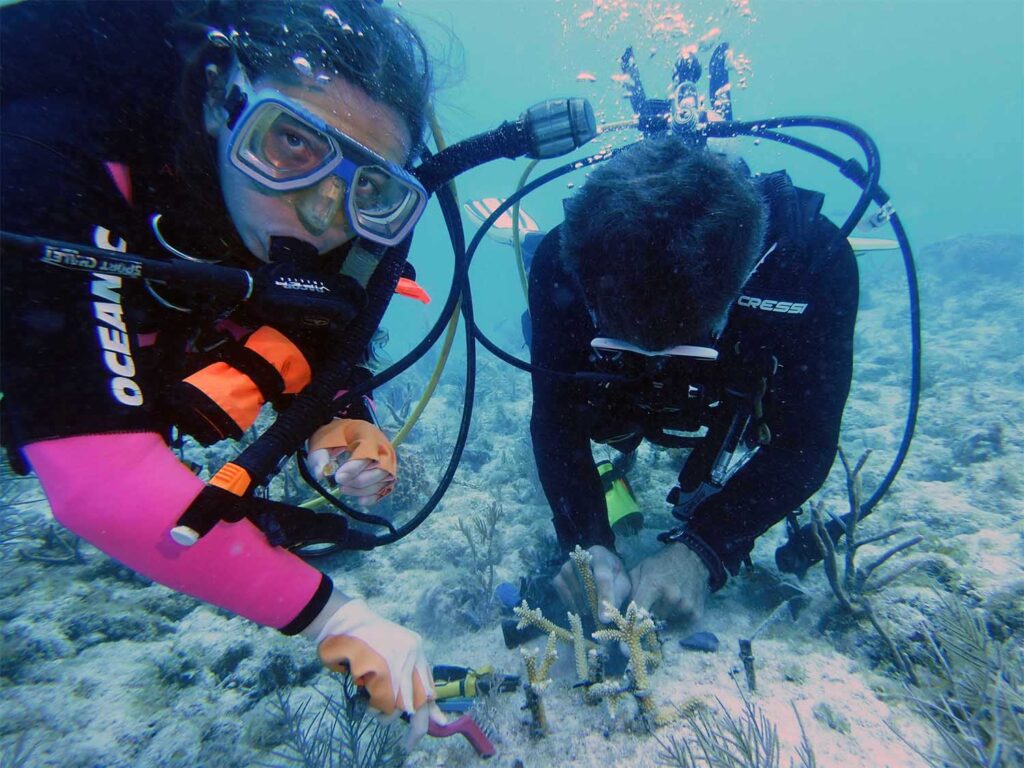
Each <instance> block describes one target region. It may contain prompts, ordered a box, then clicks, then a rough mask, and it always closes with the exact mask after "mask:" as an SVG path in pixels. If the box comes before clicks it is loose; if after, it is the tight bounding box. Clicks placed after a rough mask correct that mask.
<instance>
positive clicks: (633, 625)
mask: <svg viewBox="0 0 1024 768" xmlns="http://www.w3.org/2000/svg"><path fill="white" fill-rule="evenodd" d="M605 608H606V610H607V611H608V615H609V616H610V617H611V620H612V622H613V623H614V624H615V629H599V630H598V631H597V632H595V633H594V635H593V637H594V639H595V640H598V641H601V642H620V643H622V644H623V645H625V646H626V648H627V649H629V670H630V673H631V675H632V678H633V689H632V690H633V695H634V696H636V697H637V698H638V699H639V700H640V704H641V706H642V707H643V709H644V711H645V712H648V713H651V712H653V711H654V701H653V700H652V698H651V696H650V680H649V678H648V677H647V668H648V666H649V665H651V666H653V665H654V664H656V663H657V662H658V661H660V660H661V654H660V653H655V652H651V651H648V650H646V649H645V648H644V641H645V639H647V640H648V642H650V643H652V644H653V645H655V646H656V644H657V636H656V634H655V626H654V619H653V618H651V614H650V613H648V612H647V611H646V610H645V609H643V608H641V607H640V606H638V605H637V604H636V603H635V602H630V604H629V606H628V607H627V608H626V615H625V616H623V615H622V613H621V612H619V610H618V609H617V608H616V607H615V606H614V605H612V604H611V603H608V602H605Z"/></svg>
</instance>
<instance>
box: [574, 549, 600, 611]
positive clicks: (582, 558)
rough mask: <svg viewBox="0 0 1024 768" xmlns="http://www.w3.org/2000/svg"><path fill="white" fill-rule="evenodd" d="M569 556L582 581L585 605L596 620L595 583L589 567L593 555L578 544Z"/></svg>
mask: <svg viewBox="0 0 1024 768" xmlns="http://www.w3.org/2000/svg"><path fill="white" fill-rule="evenodd" d="M569 557H570V559H571V560H572V562H573V565H575V566H576V573H577V575H578V576H579V579H580V581H581V582H583V589H584V590H585V591H586V593H587V607H588V608H589V609H590V616H591V618H593V619H594V621H595V622H597V621H598V615H597V609H598V605H597V584H596V583H595V582H594V571H593V570H592V569H591V563H592V562H593V560H594V557H593V555H591V554H590V553H589V552H587V550H585V549H583V548H582V547H581V546H580V545H579V544H577V545H576V548H575V549H574V550H573V551H572V552H571V553H570V554H569Z"/></svg>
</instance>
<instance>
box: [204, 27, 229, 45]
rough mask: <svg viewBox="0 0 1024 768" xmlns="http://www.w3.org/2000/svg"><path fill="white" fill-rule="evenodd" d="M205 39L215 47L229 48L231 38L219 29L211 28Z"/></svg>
mask: <svg viewBox="0 0 1024 768" xmlns="http://www.w3.org/2000/svg"><path fill="white" fill-rule="evenodd" d="M206 39H207V40H209V41H210V43H211V44H213V46H214V47H215V48H230V47H231V38H229V37H228V36H227V35H225V34H224V33H223V32H221V31H220V30H219V29H211V30H210V31H209V32H207V33H206Z"/></svg>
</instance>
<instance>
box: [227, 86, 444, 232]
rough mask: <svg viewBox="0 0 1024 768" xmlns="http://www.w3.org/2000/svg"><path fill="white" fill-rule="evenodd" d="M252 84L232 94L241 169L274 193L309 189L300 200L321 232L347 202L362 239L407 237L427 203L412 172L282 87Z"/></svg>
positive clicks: (233, 149)
mask: <svg viewBox="0 0 1024 768" xmlns="http://www.w3.org/2000/svg"><path fill="white" fill-rule="evenodd" d="M247 85H248V83H247V82H246V80H245V78H244V76H243V77H241V78H239V79H238V80H237V81H236V83H235V85H234V86H233V87H232V89H231V93H229V95H228V112H229V115H230V119H229V121H228V126H229V127H230V128H231V130H232V135H231V140H230V144H229V146H228V158H229V160H230V162H231V164H232V165H233V166H234V167H235V168H237V169H238V170H239V171H241V172H242V173H244V174H245V175H246V176H248V177H249V178H250V179H252V180H253V181H255V182H256V183H257V184H259V185H260V186H262V187H264V188H266V189H268V190H271V191H274V192H292V191H295V190H310V191H309V192H307V193H306V197H304V198H303V199H302V200H301V201H300V202H299V203H298V204H297V205H298V206H299V207H300V208H301V214H302V216H303V218H304V219H305V220H306V221H307V222H309V224H310V225H311V226H313V227H315V228H319V229H320V230H321V231H323V230H326V229H327V227H329V226H330V223H331V221H332V220H333V219H334V216H335V215H336V214H337V212H338V209H339V208H341V207H344V210H345V213H346V215H347V217H348V220H349V222H350V223H351V227H352V229H353V230H354V231H355V233H356V234H358V235H359V236H361V237H365V238H367V239H368V240H372V241H374V242H376V243H380V244H382V245H388V246H390V245H395V244H397V243H399V242H401V241H402V240H404V239H405V238H406V236H408V234H409V233H410V232H411V231H412V228H413V227H414V226H415V225H416V222H417V221H418V220H419V218H420V216H421V215H422V213H423V209H424V207H425V206H426V204H427V193H426V190H425V189H424V188H423V186H422V185H421V184H420V183H419V182H418V181H417V180H416V179H415V177H413V176H412V174H410V173H409V172H408V171H406V170H405V169H404V168H402V167H400V166H399V165H397V164H395V163H393V162H391V161H389V160H387V159H385V158H384V157H382V156H381V155H379V154H377V153H376V152H374V151H373V150H372V149H370V148H369V147H366V146H364V145H362V144H360V143H359V142H358V141H356V140H355V139H353V138H351V137H350V136H347V135H346V134H344V133H343V132H342V131H340V130H338V129H337V128H335V127H334V126H332V125H330V124H328V123H327V122H326V121H325V120H324V119H323V118H321V117H319V116H318V115H315V114H313V113H312V112H310V111H309V110H307V109H305V108H304V107H302V106H301V105H300V104H298V103H297V102H295V101H294V100H292V99H289V98H288V97H287V96H284V95H283V94H281V93H280V92H278V91H276V90H274V89H272V88H263V89H261V90H260V91H258V92H257V93H255V94H254V93H252V92H251V91H249V89H248V88H247V87H246V86H247ZM313 187H315V190H312V189H311V188H313Z"/></svg>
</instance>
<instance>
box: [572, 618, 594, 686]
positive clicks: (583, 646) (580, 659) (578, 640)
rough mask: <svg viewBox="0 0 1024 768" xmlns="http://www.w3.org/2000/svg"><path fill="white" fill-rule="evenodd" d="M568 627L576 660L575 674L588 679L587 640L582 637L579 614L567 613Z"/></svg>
mask: <svg viewBox="0 0 1024 768" xmlns="http://www.w3.org/2000/svg"><path fill="white" fill-rule="evenodd" d="M569 629H570V630H572V650H573V654H574V658H575V661H576V676H577V677H578V678H579V679H580V680H587V681H589V680H590V666H589V665H588V664H587V641H586V639H585V638H584V637H583V620H582V619H581V618H580V617H579V614H575V613H570V614H569Z"/></svg>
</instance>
